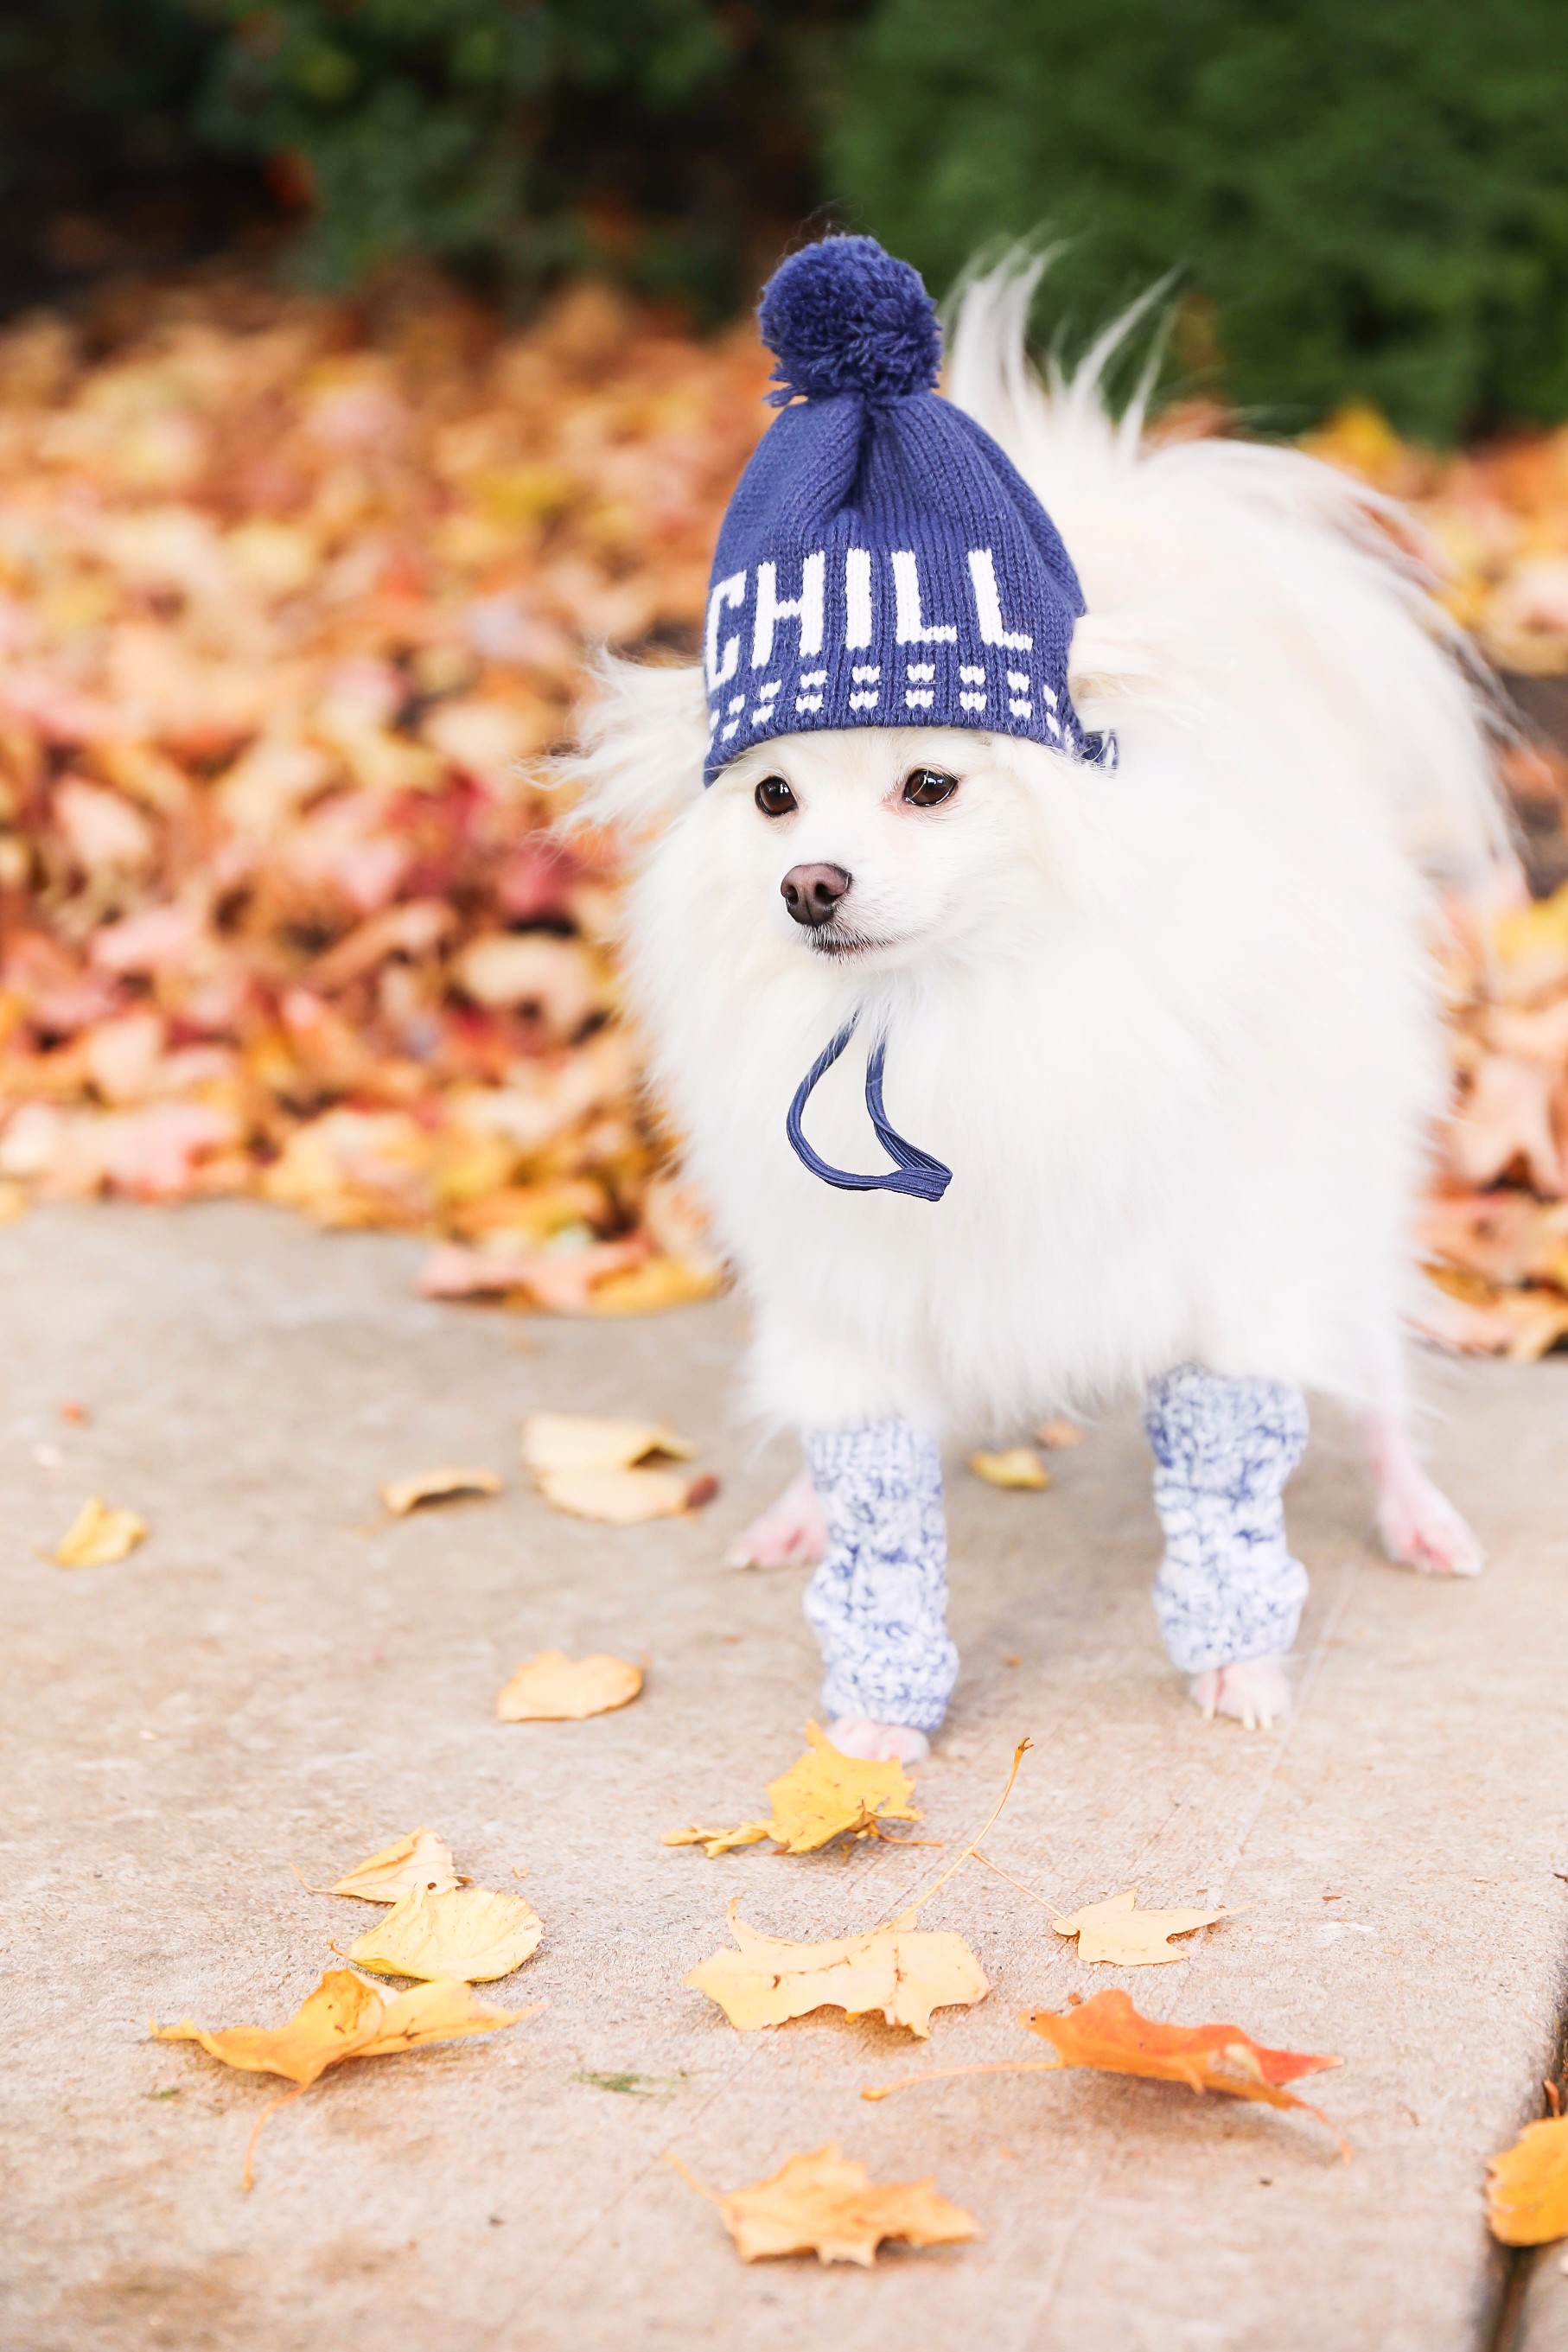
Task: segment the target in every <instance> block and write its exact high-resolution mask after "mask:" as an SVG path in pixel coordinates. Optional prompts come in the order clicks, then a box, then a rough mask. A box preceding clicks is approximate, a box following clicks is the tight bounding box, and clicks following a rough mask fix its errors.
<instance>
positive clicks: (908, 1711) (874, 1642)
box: [805, 1421, 958, 1731]
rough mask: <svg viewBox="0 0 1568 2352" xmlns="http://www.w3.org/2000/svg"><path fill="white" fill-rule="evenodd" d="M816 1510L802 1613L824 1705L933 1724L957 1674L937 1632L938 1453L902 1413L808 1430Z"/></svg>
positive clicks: (942, 1576) (940, 1595)
mask: <svg viewBox="0 0 1568 2352" xmlns="http://www.w3.org/2000/svg"><path fill="white" fill-rule="evenodd" d="M805 1454H806V1460H807V1462H808V1463H809V1464H810V1465H811V1477H812V1484H813V1485H814V1486H815V1487H816V1494H817V1499H818V1501H819V1502H820V1503H821V1505H822V1508H823V1512H824V1515H825V1517H826V1520H827V1530H828V1543H827V1551H826V1557H825V1558H824V1559H823V1562H822V1565H821V1567H820V1568H819V1569H818V1570H817V1571H816V1575H815V1576H814V1577H813V1578H812V1580H811V1582H810V1584H809V1585H808V1586H807V1587H806V1593H805V1614H806V1619H807V1622H809V1624H810V1626H811V1629H812V1632H813V1633H815V1634H816V1638H817V1641H818V1642H819V1643H820V1644H821V1647H822V1656H823V1662H824V1664H825V1665H826V1670H827V1671H826V1678H825V1680H824V1682H823V1686H822V1704H823V1706H824V1707H825V1708H826V1710H827V1713H828V1714H829V1715H830V1716H839V1715H847V1716H863V1717H868V1718H869V1719H870V1721H872V1722H873V1723H907V1724H910V1725H911V1726H912V1727H914V1728H915V1729H916V1730H917V1731H934V1730H935V1729H936V1727H937V1726H938V1724H939V1723H940V1722H941V1721H942V1716H943V1715H944V1713H945V1712H946V1709H947V1700H948V1694H949V1692H950V1691H951V1690H952V1685H953V1683H954V1680H955V1679H956V1677H957V1674H958V1652H957V1651H956V1650H955V1649H954V1648H953V1646H952V1642H951V1641H950V1640H949V1639H948V1632H947V1530H946V1528H945V1526H944V1525H943V1521H942V1459H941V1456H940V1455H939V1454H938V1452H937V1449H936V1446H935V1444H934V1443H933V1441H932V1440H931V1438H929V1437H927V1436H925V1435H923V1434H922V1433H921V1432H920V1431H918V1430H916V1429H912V1428H911V1427H910V1424H909V1423H908V1422H905V1421H872V1422H867V1423H863V1424H862V1425H861V1426H860V1427H858V1428H855V1429H816V1430H808V1431H807V1432H806V1436H805Z"/></svg>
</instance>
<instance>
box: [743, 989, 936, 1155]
mask: <svg viewBox="0 0 1568 2352" xmlns="http://www.w3.org/2000/svg"><path fill="white" fill-rule="evenodd" d="M859 1017H860V1016H859V1014H858V1013H857V1014H856V1015H855V1017H854V1019H853V1020H850V1021H847V1022H846V1023H845V1024H844V1026H843V1028H842V1029H840V1031H839V1032H838V1034H837V1037H835V1039H834V1040H833V1043H832V1045H829V1046H827V1047H826V1050H825V1051H824V1052H822V1053H820V1054H818V1055H817V1057H816V1061H815V1062H813V1064H812V1066H811V1067H810V1069H809V1070H807V1072H806V1074H805V1077H804V1078H802V1080H801V1082H800V1085H799V1086H798V1087H797V1088H796V1089H795V1100H794V1102H792V1103H791V1105H790V1107H789V1117H788V1118H786V1119H785V1121H784V1131H785V1133H786V1134H787V1135H788V1137H789V1139H790V1143H791V1145H792V1146H793V1148H794V1150H795V1157H796V1158H797V1159H798V1160H801V1161H802V1162H803V1163H804V1165H805V1167H807V1168H809V1169H810V1171H811V1172H812V1174H813V1175H814V1176H820V1177H821V1179H822V1181H823V1182H824V1183H825V1184H837V1187H838V1189H839V1191H840V1192H908V1193H910V1194H911V1195H912V1196H913V1198H914V1199H915V1200H917V1201H940V1200H941V1198H942V1194H943V1193H944V1192H946V1190H947V1188H948V1186H949V1185H950V1184H951V1183H952V1169H951V1168H944V1167H943V1165H942V1161H941V1160H935V1159H933V1158H932V1157H931V1153H930V1152H929V1151H921V1150H919V1149H918V1148H917V1147H916V1146H915V1145H914V1144H912V1143H906V1142H905V1140H904V1139H903V1137H902V1136H901V1135H900V1133H899V1132H898V1130H897V1129H896V1128H894V1127H892V1126H890V1125H889V1119H888V1114H887V1111H886V1109H885V1108H884V1107H883V1103H882V1064H883V1062H884V1061H885V1060H886V1058H887V1051H888V1047H887V1040H886V1039H885V1038H882V1037H879V1038H878V1040H877V1043H876V1044H875V1045H873V1046H872V1048H871V1051H870V1053H869V1055H868V1056H867V1061H866V1108H867V1109H868V1111H869V1113H870V1115H871V1124H872V1126H873V1127H874V1128H875V1129H876V1130H877V1140H878V1142H879V1144H880V1145H881V1147H882V1149H883V1150H884V1151H886V1152H887V1154H888V1156H889V1159H892V1160H897V1162H898V1167H897V1169H896V1171H894V1172H893V1173H892V1174H890V1175H887V1176H856V1175H854V1174H852V1173H851V1172H850V1171H849V1170H848V1169H847V1168H830V1167H829V1166H828V1164H827V1162H826V1160H824V1159H823V1158H822V1157H821V1155H820V1154H819V1153H818V1152H816V1151H814V1150H812V1148H811V1146H810V1144H809V1143H808V1142H807V1141H806V1139H805V1132H804V1130H803V1129H802V1127H801V1123H800V1122H801V1118H802V1115H803V1114H804V1112H805V1107H806V1104H807V1103H808V1102H809V1101H810V1099H811V1091H812V1088H813V1087H815V1086H816V1082H817V1080H818V1078H820V1077H821V1076H822V1075H823V1073H824V1072H825V1071H826V1070H830V1069H831V1068H832V1067H833V1065H834V1063H835V1062H836V1061H837V1059H838V1056H839V1055H840V1054H842V1052H843V1051H844V1048H845V1046H846V1045H847V1044H848V1043H849V1040H850V1038H851V1037H852V1036H853V1035H854V1034H855V1023H856V1021H858V1019H859Z"/></svg>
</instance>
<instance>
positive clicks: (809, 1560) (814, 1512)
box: [727, 1470, 827, 1568]
mask: <svg viewBox="0 0 1568 2352" xmlns="http://www.w3.org/2000/svg"><path fill="white" fill-rule="evenodd" d="M826 1549H827V1522H826V1519H825V1518H824V1517H823V1516H822V1506H821V1504H820V1503H819V1502H818V1501H817V1499H816V1488H815V1487H814V1486H813V1485H812V1483H811V1480H810V1478H809V1476H808V1475H807V1474H806V1473H805V1471H804V1470H803V1471H802V1472H801V1474H800V1476H799V1477H798V1478H796V1479H795V1481H794V1483H793V1484H792V1485H791V1486H786V1487H785V1488H784V1493H783V1494H782V1495H781V1496H779V1498H778V1501H777V1502H776V1503H773V1504H771V1505H770V1506H769V1507H768V1509H767V1510H765V1511H763V1514H762V1516H761V1517H759V1518H755V1519H753V1520H752V1524H751V1526H750V1527H749V1528H746V1529H745V1530H744V1531H743V1533H742V1534H741V1535H740V1536H738V1537H737V1538H736V1539H735V1542H734V1543H733V1545H732V1546H731V1549H730V1553H729V1558H728V1563H727V1564H728V1565H729V1566H730V1567H731V1568H815V1567H816V1563H817V1561H818V1560H819V1559H821V1558H822V1555H823V1553H824V1552H825V1551H826Z"/></svg>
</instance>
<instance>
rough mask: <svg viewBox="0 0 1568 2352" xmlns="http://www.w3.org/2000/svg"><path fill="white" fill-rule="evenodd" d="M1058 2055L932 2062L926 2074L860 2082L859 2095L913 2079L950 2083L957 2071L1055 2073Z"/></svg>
mask: <svg viewBox="0 0 1568 2352" xmlns="http://www.w3.org/2000/svg"><path fill="white" fill-rule="evenodd" d="M1061 2071H1062V2062H1061V2060H1060V2059H1059V2058H991V2059H988V2060H986V2061H985V2063H984V2064H982V2065H976V2066H933V2067H932V2069H931V2073H930V2074H900V2076H899V2078H898V2080H897V2081H896V2082H893V2083H862V2084H861V2085H860V2096H861V2097H862V2098H863V2099H885V2098H887V2097H889V2095H890V2094H891V2093H892V2092H894V2091H910V2090H912V2089H913V2088H914V2086H915V2084H917V2083H950V2082H952V2079H953V2078H954V2076H955V2075H958V2074H1060V2073H1061Z"/></svg>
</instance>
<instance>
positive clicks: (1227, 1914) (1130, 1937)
mask: <svg viewBox="0 0 1568 2352" xmlns="http://www.w3.org/2000/svg"><path fill="white" fill-rule="evenodd" d="M1137 1905H1138V1889H1137V1888H1136V1887H1135V1886H1130V1887H1129V1888H1128V1889H1127V1892H1126V1893H1125V1894H1124V1895H1108V1896H1107V1897H1106V1899H1105V1901H1104V1902H1103V1903H1086V1904H1084V1905H1083V1906H1082V1908H1081V1909H1079V1910H1077V1911H1074V1912H1072V1913H1071V1914H1070V1915H1069V1916H1068V1917H1067V1918H1065V1919H1053V1920H1052V1921H1051V1925H1052V1927H1054V1928H1055V1929H1056V1931H1057V1933H1058V1936H1076V1937H1078V1956H1079V1959H1080V1960H1099V1961H1103V1962H1104V1963H1105V1964H1106V1965H1107V1966H1109V1967H1110V1968H1119V1969H1148V1968H1158V1967H1160V1966H1161V1964H1162V1963H1163V1962H1164V1961H1166V1960H1180V1959H1184V1958H1185V1957H1186V1955H1185V1954H1184V1953H1183V1952H1175V1951H1173V1950H1172V1949H1171V1947H1170V1945H1169V1944H1168V1943H1167V1942H1166V1940H1165V1939H1166V1937H1168V1936H1190V1935H1191V1934H1192V1933H1193V1931H1194V1928H1197V1927H1213V1925H1214V1923H1215V1920H1216V1919H1231V1918H1234V1917H1235V1916H1236V1914H1235V1913H1234V1912H1233V1911H1223V1910H1222V1911H1140V1910H1139V1909H1138V1907H1137Z"/></svg>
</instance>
